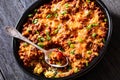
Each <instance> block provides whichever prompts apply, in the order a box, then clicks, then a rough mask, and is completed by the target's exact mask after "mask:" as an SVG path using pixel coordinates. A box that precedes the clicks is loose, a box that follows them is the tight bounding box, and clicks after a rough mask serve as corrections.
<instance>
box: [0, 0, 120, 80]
mask: <svg viewBox="0 0 120 80" xmlns="http://www.w3.org/2000/svg"><path fill="white" fill-rule="evenodd" d="M33 1H35V0H0V80H36V79H35V78H33V77H31V76H29V75H28V74H26V73H24V72H23V71H22V70H21V69H20V68H19V66H18V65H17V63H16V61H15V58H14V56H13V50H12V44H11V42H12V38H11V37H9V36H7V35H6V34H5V33H4V31H3V28H4V26H5V25H10V26H15V24H16V23H17V21H18V19H19V17H20V16H21V15H22V13H23V12H24V11H25V9H26V8H27V7H28V6H29V5H30V4H31V3H32V2H33ZM102 1H103V2H104V3H105V4H106V6H107V7H108V9H109V11H110V13H111V15H112V18H113V34H112V39H111V41H110V44H109V46H108V48H107V51H106V54H105V56H104V58H103V59H102V60H101V61H100V63H99V64H98V65H97V66H96V67H95V68H94V69H92V70H91V71H90V72H89V73H87V74H85V75H84V76H83V77H81V78H77V80H120V0H102Z"/></svg>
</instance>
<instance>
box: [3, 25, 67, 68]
mask: <svg viewBox="0 0 120 80" xmlns="http://www.w3.org/2000/svg"><path fill="white" fill-rule="evenodd" d="M5 31H6V32H7V33H8V35H10V36H12V37H15V38H18V39H20V40H23V41H25V42H27V43H29V44H31V45H33V46H34V47H36V48H37V49H40V50H41V51H42V52H43V53H44V55H45V61H46V63H47V64H49V65H50V66H53V67H57V68H62V67H65V66H67V65H68V58H67V57H65V58H66V64H65V65H57V64H50V63H49V61H50V59H49V57H48V54H49V53H51V52H52V51H54V50H55V49H49V50H45V49H43V48H41V47H39V46H37V45H36V44H34V43H33V42H31V41H30V40H28V39H27V38H26V37H24V36H23V35H21V33H20V32H18V30H17V29H15V28H14V27H9V26H7V27H6V28H5Z"/></svg>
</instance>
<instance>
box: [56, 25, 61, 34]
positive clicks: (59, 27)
mask: <svg viewBox="0 0 120 80" xmlns="http://www.w3.org/2000/svg"><path fill="white" fill-rule="evenodd" d="M59 29H61V25H59V26H58V27H57V29H56V30H55V31H54V33H55V34H57V33H58V31H59Z"/></svg>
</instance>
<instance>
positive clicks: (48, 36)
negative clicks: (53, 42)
mask: <svg viewBox="0 0 120 80" xmlns="http://www.w3.org/2000/svg"><path fill="white" fill-rule="evenodd" d="M46 38H47V40H48V41H49V40H50V39H51V37H50V35H49V32H46Z"/></svg>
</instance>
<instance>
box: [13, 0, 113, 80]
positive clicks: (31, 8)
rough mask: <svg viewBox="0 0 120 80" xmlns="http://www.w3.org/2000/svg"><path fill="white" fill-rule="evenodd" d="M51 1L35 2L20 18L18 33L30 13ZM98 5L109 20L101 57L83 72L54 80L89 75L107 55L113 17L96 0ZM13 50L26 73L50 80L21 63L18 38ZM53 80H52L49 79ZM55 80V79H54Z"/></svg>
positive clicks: (14, 41)
mask: <svg viewBox="0 0 120 80" xmlns="http://www.w3.org/2000/svg"><path fill="white" fill-rule="evenodd" d="M48 1H49V0H38V1H35V2H34V3H33V4H32V5H31V6H30V7H29V8H28V9H27V10H26V11H25V13H24V14H23V15H22V17H21V18H20V20H19V21H18V23H17V25H16V28H17V30H18V31H20V32H21V30H22V26H23V24H24V23H25V21H26V19H27V18H28V17H27V16H28V14H29V13H30V12H32V11H33V10H34V9H35V8H38V7H39V6H41V5H43V4H44V3H47V2H48ZM96 4H97V5H98V6H99V7H100V8H101V9H102V10H103V11H104V13H105V15H106V17H107V20H108V32H107V36H106V42H105V45H104V47H103V48H102V49H101V51H100V52H99V56H98V57H95V58H94V59H93V60H92V62H91V63H90V64H89V66H88V67H86V68H85V69H83V70H81V71H80V72H77V73H75V74H73V75H71V76H67V77H63V78H56V79H54V80H66V79H70V78H76V77H80V76H82V75H83V74H85V73H87V72H88V71H90V70H91V69H92V68H93V67H94V66H95V65H96V64H97V63H98V62H99V61H100V60H101V58H102V57H103V55H104V54H105V50H106V48H107V45H108V43H109V40H110V37H111V32H112V21H111V17H110V14H109V12H108V9H107V8H106V6H105V5H104V4H103V3H102V2H101V1H100V0H96ZM13 50H14V56H15V58H16V60H17V62H18V64H19V66H20V67H21V68H22V69H23V70H24V71H25V72H27V73H28V74H29V75H31V76H34V77H35V78H37V79H48V78H46V77H44V75H43V74H41V75H40V76H37V75H35V74H33V73H32V72H31V71H29V70H28V69H26V68H25V67H24V65H23V62H22V61H21V59H20V58H19V55H18V50H19V40H18V39H16V38H13ZM48 80H51V79H48ZM52 80H53V79H52Z"/></svg>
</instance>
